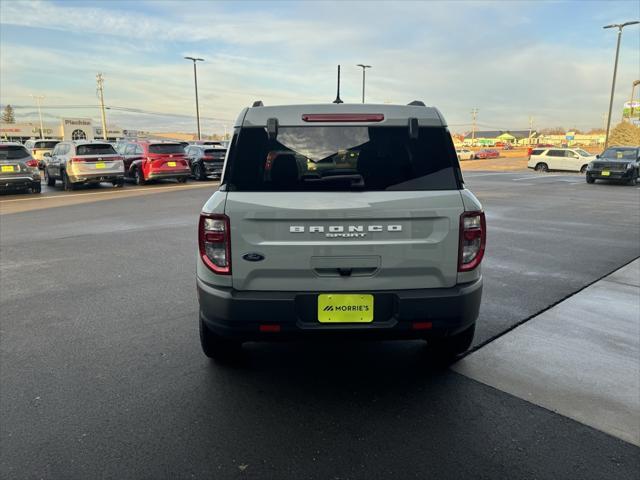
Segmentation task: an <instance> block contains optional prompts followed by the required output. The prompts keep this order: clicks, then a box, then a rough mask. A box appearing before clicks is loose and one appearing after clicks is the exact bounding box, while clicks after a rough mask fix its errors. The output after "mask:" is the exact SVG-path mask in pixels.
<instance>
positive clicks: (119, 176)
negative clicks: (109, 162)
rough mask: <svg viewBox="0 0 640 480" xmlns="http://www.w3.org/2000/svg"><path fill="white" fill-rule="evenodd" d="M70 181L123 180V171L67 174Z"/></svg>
mask: <svg viewBox="0 0 640 480" xmlns="http://www.w3.org/2000/svg"><path fill="white" fill-rule="evenodd" d="M68 175H69V180H70V181H71V183H99V182H114V181H119V180H124V172H121V171H120V172H104V173H103V172H100V173H87V174H85V173H73V174H69V173H68Z"/></svg>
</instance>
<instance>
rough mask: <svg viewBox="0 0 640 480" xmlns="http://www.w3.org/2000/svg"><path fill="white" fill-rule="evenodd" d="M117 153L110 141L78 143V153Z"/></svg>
mask: <svg viewBox="0 0 640 480" xmlns="http://www.w3.org/2000/svg"><path fill="white" fill-rule="evenodd" d="M115 153H116V151H115V149H114V148H113V146H111V145H109V144H108V143H91V144H89V145H78V147H77V148H76V155H114V154H115Z"/></svg>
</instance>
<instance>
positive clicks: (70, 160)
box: [68, 157, 87, 164]
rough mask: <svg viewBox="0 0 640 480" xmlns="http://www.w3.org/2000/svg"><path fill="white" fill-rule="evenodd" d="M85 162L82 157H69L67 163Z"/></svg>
mask: <svg viewBox="0 0 640 480" xmlns="http://www.w3.org/2000/svg"><path fill="white" fill-rule="evenodd" d="M86 161H87V159H86V158H82V157H71V158H70V159H69V162H68V163H70V164H71V163H85V162H86Z"/></svg>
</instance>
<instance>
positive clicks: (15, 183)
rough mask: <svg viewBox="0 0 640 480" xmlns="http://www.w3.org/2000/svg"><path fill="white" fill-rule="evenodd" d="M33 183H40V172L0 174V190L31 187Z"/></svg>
mask: <svg viewBox="0 0 640 480" xmlns="http://www.w3.org/2000/svg"><path fill="white" fill-rule="evenodd" d="M34 183H36V184H39V183H40V174H34V175H15V176H0V191H4V190H21V189H23V188H31V186H32V185H33V184H34Z"/></svg>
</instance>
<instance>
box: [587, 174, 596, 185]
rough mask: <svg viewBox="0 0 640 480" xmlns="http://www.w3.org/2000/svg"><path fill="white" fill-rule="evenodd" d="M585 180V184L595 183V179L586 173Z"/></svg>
mask: <svg viewBox="0 0 640 480" xmlns="http://www.w3.org/2000/svg"><path fill="white" fill-rule="evenodd" d="M585 178H586V180H587V183H596V179H595V178H593V177H592V176H591V175H589V174H588V173H587V176H586V177H585Z"/></svg>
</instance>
